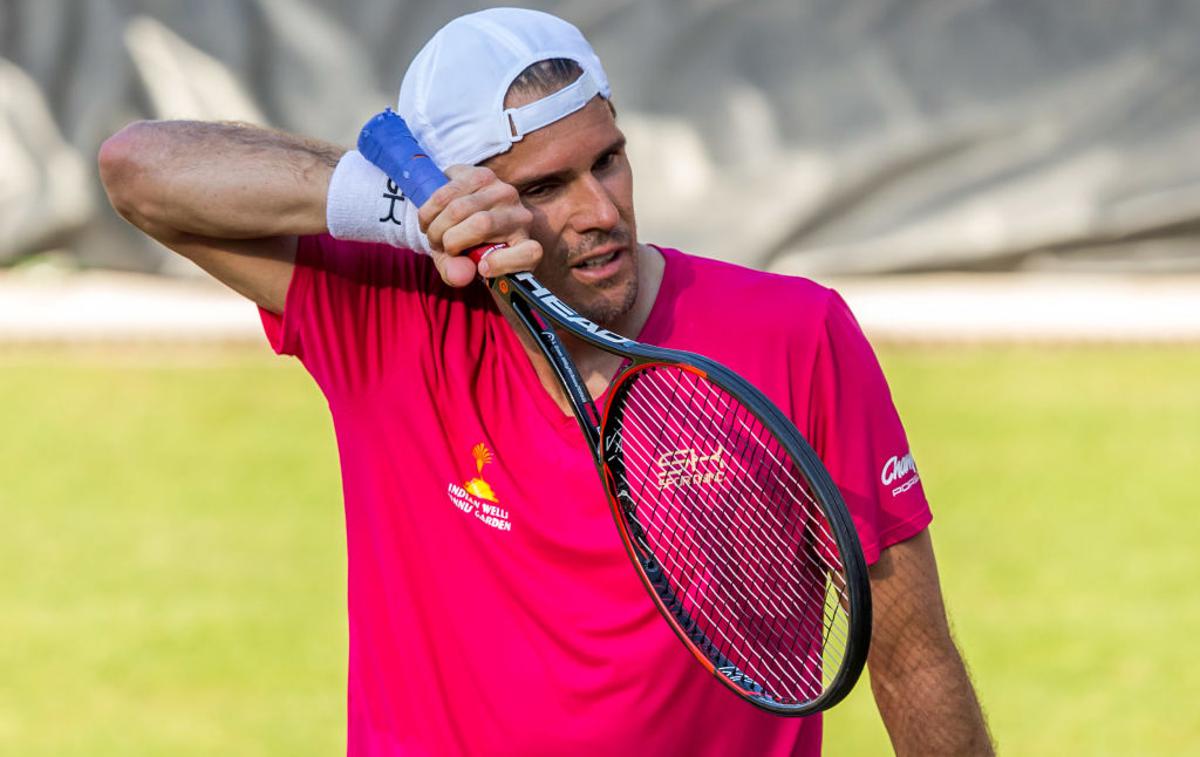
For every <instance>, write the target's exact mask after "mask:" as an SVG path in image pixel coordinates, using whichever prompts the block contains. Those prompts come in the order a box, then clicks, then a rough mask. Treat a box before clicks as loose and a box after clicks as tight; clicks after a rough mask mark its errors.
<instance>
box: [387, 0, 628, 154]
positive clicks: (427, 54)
mask: <svg viewBox="0 0 1200 757" xmlns="http://www.w3.org/2000/svg"><path fill="white" fill-rule="evenodd" d="M551 58H568V59H570V60H573V61H575V62H576V63H578V64H579V67H580V68H582V69H583V75H581V76H580V77H579V78H578V79H576V80H575V82H574V83H573V84H570V85H568V86H566V87H563V88H562V89H560V90H558V91H557V92H554V93H553V94H551V95H547V96H546V97H543V98H542V99H540V100H535V101H534V102H531V103H529V104H528V105H523V106H521V107H520V108H507V109H506V108H505V107H504V96H505V95H506V94H508V88H509V86H510V85H511V84H512V82H513V79H516V78H517V76H518V75H519V74H520V73H521V72H522V71H524V70H525V69H526V68H528V67H529V66H531V65H532V64H534V63H538V62H539V61H543V60H549V59H551ZM596 95H601V96H603V97H604V99H606V100H607V99H609V98H610V97H611V96H612V93H611V91H610V90H609V87H608V77H606V76H605V75H604V69H603V68H602V67H601V66H600V59H599V58H598V57H597V56H596V53H595V51H594V50H592V46H591V45H589V44H588V42H587V40H586V39H584V38H583V34H581V33H580V31H579V30H578V29H576V28H575V27H574V26H572V25H571V24H569V23H567V22H566V21H563V20H562V19H561V18H558V17H556V16H551V15H550V14H548V13H542V12H540V11H533V10H523V9H519V8H491V9H489V10H485V11H479V12H478V13H471V14H468V15H466V16H460V17H458V18H456V19H454V20H453V21H451V22H450V23H448V24H446V25H445V26H443V27H442V28H441V29H440V30H439V31H438V33H437V34H435V35H433V39H431V40H429V42H428V43H427V44H426V45H425V47H423V48H421V52H419V53H417V57H416V58H414V59H413V62H412V64H411V65H410V66H409V67H408V72H407V73H406V74H405V75H404V81H403V83H402V84H401V85H400V99H399V102H398V103H397V105H396V110H397V112H399V113H400V115H401V116H402V117H403V118H404V120H405V121H406V122H407V123H408V126H409V128H410V129H411V130H412V132H413V135H414V136H416V138H417V141H418V142H420V143H421V145H422V146H423V147H424V148H425V149H426V150H427V151H428V152H429V156H430V157H431V158H433V162H434V163H436V164H437V165H438V166H439V167H440V168H443V169H444V168H446V167H447V166H450V165H454V164H456V163H464V164H467V165H474V164H476V163H479V162H480V161H483V160H486V159H487V158H490V157H492V156H494V155H499V154H500V153H503V152H507V151H508V150H509V149H510V148H511V147H512V145H513V143H514V142H519V141H521V139H523V138H524V136H525V135H526V134H528V133H530V132H532V131H536V130H537V129H540V128H542V127H543V126H548V125H550V124H552V123H554V122H555V121H558V120H559V119H561V118H565V117H566V116H569V115H571V114H572V113H574V112H575V111H577V110H579V109H580V108H582V107H583V106H585V105H587V104H588V103H589V102H590V101H591V99H592V98H593V97H595V96H596Z"/></svg>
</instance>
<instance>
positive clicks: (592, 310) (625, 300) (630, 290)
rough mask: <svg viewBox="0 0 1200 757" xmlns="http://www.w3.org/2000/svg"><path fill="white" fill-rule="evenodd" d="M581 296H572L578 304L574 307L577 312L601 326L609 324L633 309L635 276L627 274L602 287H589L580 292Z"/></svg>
mask: <svg viewBox="0 0 1200 757" xmlns="http://www.w3.org/2000/svg"><path fill="white" fill-rule="evenodd" d="M580 294H581V295H582V296H580V297H577V298H573V299H575V300H576V301H577V302H578V303H579V304H578V305H577V306H575V309H576V310H577V311H579V314H580V315H582V316H584V317H585V318H587V319H588V320H589V321H592V322H593V323H597V324H599V325H601V326H606V327H607V326H611V325H612V324H614V323H616V322H617V321H619V320H620V319H621V318H622V317H623V316H624V315H625V314H626V313H628V312H629V311H630V310H632V309H633V304H634V303H635V302H637V294H638V280H637V276H636V275H634V276H629V277H628V278H626V279H625V280H623V281H619V282H612V284H611V285H609V286H605V287H604V288H603V289H591V288H589V289H588V291H586V292H581V293H580Z"/></svg>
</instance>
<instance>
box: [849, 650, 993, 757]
mask: <svg viewBox="0 0 1200 757" xmlns="http://www.w3.org/2000/svg"><path fill="white" fill-rule="evenodd" d="M949 643H950V644H951V646H950V648H949V651H946V650H945V649H943V650H940V651H930V652H928V653H927V654H924V655H922V656H921V658H922V659H921V661H920V662H919V663H916V666H915V667H912V668H911V669H907V670H898V671H897V670H889V671H886V672H885V671H882V670H881V671H879V673H877V672H876V671H874V670H872V671H871V690H872V692H873V693H874V695H875V703H876V705H877V706H878V708H879V713H880V715H881V716H882V718H883V722H884V725H885V726H886V727H887V731H888V736H889V737H890V738H891V741H892V748H893V749H894V750H895V752H896V754H897V755H898V756H899V757H905V756H906V755H921V756H926V755H928V756H929V757H936V756H937V755H947V757H949V756H951V755H954V756H956V757H957V756H958V755H991V754H992V753H993V752H992V744H991V739H990V737H989V735H988V732H987V726H986V725H985V723H984V718H983V713H982V711H981V710H980V707H979V702H978V700H977V699H976V696H975V691H974V688H973V687H972V686H971V680H970V678H969V677H968V676H967V672H966V669H965V667H964V666H963V663H962V659H961V658H960V657H959V655H958V654H957V652H956V651H955V650H954V648H953V642H949Z"/></svg>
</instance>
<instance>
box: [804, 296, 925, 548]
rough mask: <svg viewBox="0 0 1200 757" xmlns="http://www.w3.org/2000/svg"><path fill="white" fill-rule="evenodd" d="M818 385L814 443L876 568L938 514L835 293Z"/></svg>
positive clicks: (862, 342)
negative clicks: (933, 511)
mask: <svg viewBox="0 0 1200 757" xmlns="http://www.w3.org/2000/svg"><path fill="white" fill-rule="evenodd" d="M811 387H812V397H811V398H810V407H811V408H812V413H811V415H810V418H811V419H812V420H811V424H810V429H809V433H810V436H809V438H810V440H811V441H812V443H813V446H814V448H815V449H816V451H817V453H818V454H819V455H820V456H821V459H822V460H823V461H824V462H825V466H826V468H827V469H828V470H829V473H830V475H831V476H832V477H833V480H834V481H835V482H836V483H837V485H838V488H839V489H840V490H841V492H842V496H843V498H844V499H845V500H846V506H847V507H848V508H849V510H850V513H851V515H852V517H853V518H854V524H855V526H856V527H857V529H858V534H859V539H860V540H861V541H862V546H863V552H864V554H865V556H866V558H867V562H868V563H873V562H875V561H876V560H877V559H878V558H879V553H880V552H881V551H883V550H884V549H886V548H887V547H889V546H891V545H893V544H896V543H898V542H901V541H904V540H906V539H909V538H911V537H913V536H915V535H916V534H917V533H919V532H920V531H921V530H922V529H924V528H925V527H926V526H928V525H929V522H930V520H931V519H932V515H931V513H930V510H929V505H928V502H927V501H926V499H925V492H924V490H923V488H922V485H921V477H920V474H919V473H918V471H917V468H916V464H915V462H914V461H913V456H912V453H911V451H910V450H909V445H908V439H907V436H906V435H905V433H904V427H903V426H902V425H901V423H900V416H899V414H898V413H897V411H896V407H895V404H894V403H893V402H892V395H891V391H890V390H889V389H888V385H887V380H886V379H885V378H884V376H883V371H882V369H881V368H880V367H879V361H878V360H877V359H876V357H875V353H874V351H873V350H872V349H871V345H870V343H869V342H868V341H867V338H866V336H865V335H864V334H863V333H862V329H861V328H860V327H859V325H858V322H857V321H856V320H855V319H854V316H853V315H852V314H851V312H850V309H849V307H847V305H846V303H845V302H844V301H843V300H842V298H841V297H840V296H838V294H837V293H836V292H830V294H829V298H828V302H827V309H826V313H825V322H824V332H823V334H821V336H820V340H819V344H818V346H817V350H816V352H815V358H814V365H813V374H812V384H811Z"/></svg>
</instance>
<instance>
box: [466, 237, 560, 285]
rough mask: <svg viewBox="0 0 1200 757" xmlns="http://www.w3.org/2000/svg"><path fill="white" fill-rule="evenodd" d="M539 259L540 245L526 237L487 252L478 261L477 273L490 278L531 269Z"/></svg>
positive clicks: (540, 253)
mask: <svg viewBox="0 0 1200 757" xmlns="http://www.w3.org/2000/svg"><path fill="white" fill-rule="evenodd" d="M459 259H460V260H461V258H459ZM541 259H542V245H541V244H539V243H538V242H536V241H534V240H532V239H526V240H523V241H521V242H517V243H516V244H514V245H512V246H510V247H502V248H500V249H498V250H493V251H492V252H490V253H488V255H487V257H485V258H484V259H483V260H481V261H480V262H479V274H480V275H481V276H486V277H487V278H489V279H491V278H495V277H497V276H503V275H505V274H507V273H518V272H520V271H532V270H533V269H534V268H536V267H537V264H538V263H539V262H540V261H541Z"/></svg>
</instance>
